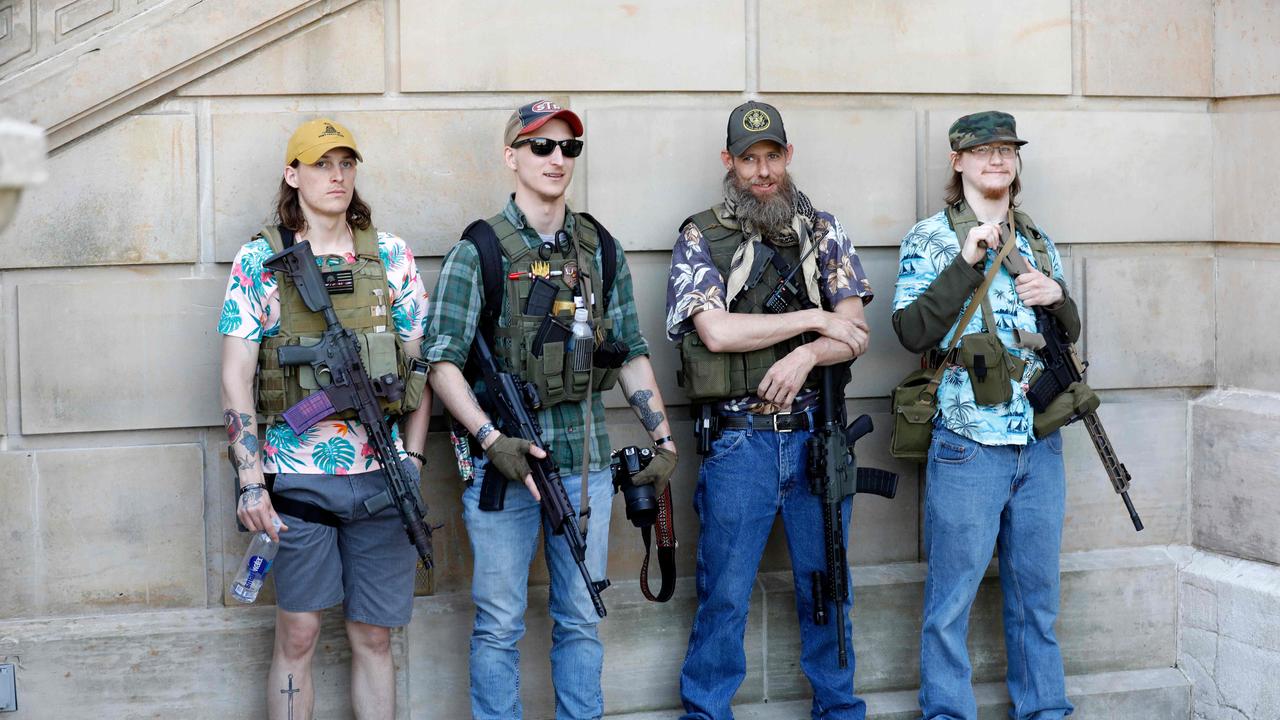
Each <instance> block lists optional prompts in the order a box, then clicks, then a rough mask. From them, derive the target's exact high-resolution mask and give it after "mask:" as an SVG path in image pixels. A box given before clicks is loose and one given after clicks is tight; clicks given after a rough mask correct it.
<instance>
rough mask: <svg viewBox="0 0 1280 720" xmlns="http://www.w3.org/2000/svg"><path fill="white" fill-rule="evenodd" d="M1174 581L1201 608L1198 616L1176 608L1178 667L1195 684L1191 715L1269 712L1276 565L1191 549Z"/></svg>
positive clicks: (1276, 661) (1278, 652) (1276, 662)
mask: <svg viewBox="0 0 1280 720" xmlns="http://www.w3.org/2000/svg"><path fill="white" fill-rule="evenodd" d="M1179 582H1180V585H1181V588H1182V594H1183V597H1184V598H1186V597H1187V596H1188V590H1192V591H1194V592H1195V593H1197V594H1198V595H1199V596H1200V597H1202V598H1203V600H1202V603H1203V604H1205V605H1208V606H1209V608H1208V610H1207V611H1199V612H1198V613H1196V614H1197V615H1199V616H1201V617H1190V616H1189V613H1188V611H1187V610H1186V609H1185V607H1184V609H1183V611H1182V619H1183V622H1184V627H1183V628H1182V629H1181V631H1180V635H1181V640H1180V643H1179V657H1178V666H1179V667H1180V668H1183V669H1184V670H1185V671H1186V672H1187V676H1188V677H1189V678H1190V679H1191V680H1192V681H1193V683H1194V685H1195V709H1196V717H1205V718H1219V717H1222V718H1228V717H1248V718H1254V717H1259V718H1261V717H1269V716H1270V713H1271V711H1272V710H1274V709H1275V708H1276V707H1280V697H1277V695H1276V688H1275V683H1272V682H1269V681H1268V679H1269V678H1271V677H1274V676H1275V674H1276V672H1278V671H1280V634H1277V632H1276V630H1275V628H1276V607H1277V604H1278V601H1280V570H1278V569H1277V568H1276V566H1275V565H1272V564H1269V563H1257V562H1250V561H1248V560H1240V559H1238V558H1233V557H1229V556H1224V555H1218V554H1216V553H1207V552H1196V553H1195V554H1194V555H1193V556H1192V558H1191V559H1190V561H1189V562H1188V563H1186V564H1185V565H1184V566H1183V568H1182V572H1181V575H1180V578H1179ZM1184 604H1185V603H1184ZM1209 613H1214V615H1215V617H1214V622H1213V624H1212V625H1206V623H1204V622H1203V616H1205V615H1208V614H1209ZM1189 620H1190V621H1191V622H1188V621H1189Z"/></svg>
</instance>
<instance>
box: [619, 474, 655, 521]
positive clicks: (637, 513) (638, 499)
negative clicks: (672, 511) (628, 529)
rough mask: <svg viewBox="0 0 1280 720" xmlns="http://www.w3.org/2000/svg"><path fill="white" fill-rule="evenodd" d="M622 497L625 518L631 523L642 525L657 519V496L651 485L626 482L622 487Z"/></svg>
mask: <svg viewBox="0 0 1280 720" xmlns="http://www.w3.org/2000/svg"><path fill="white" fill-rule="evenodd" d="M622 497H623V499H624V500H625V501H626V504H627V519H628V520H630V521H631V524H632V525H635V526H636V527H644V526H646V525H652V524H653V523H654V521H655V520H657V519H658V496H657V494H656V493H655V492H654V490H653V486H652V485H632V484H631V483H630V482H628V483H627V484H626V485H624V486H623V488H622Z"/></svg>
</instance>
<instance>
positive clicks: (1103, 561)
mask: <svg viewBox="0 0 1280 720" xmlns="http://www.w3.org/2000/svg"><path fill="white" fill-rule="evenodd" d="M1187 558H1188V553H1187V551H1186V550H1185V549H1184V548H1180V547H1176V546H1175V547H1172V548H1166V547H1145V548H1134V549H1128V550H1108V551H1098V552H1085V553H1072V554H1068V555H1064V556H1063V560H1062V568H1063V593H1062V595H1063V601H1062V612H1061V615H1060V618H1061V621H1060V622H1059V626H1058V635H1059V638H1060V639H1061V641H1062V645H1063V650H1064V655H1065V657H1066V665H1067V672H1068V673H1074V674H1076V675H1081V674H1082V673H1083V672H1084V671H1086V670H1093V671H1098V672H1102V673H1106V674H1104V675H1102V676H1100V677H1101V678H1104V679H1105V682H1104V683H1103V686H1104V687H1111V688H1113V690H1114V691H1115V692H1120V693H1121V697H1122V698H1128V697H1129V695H1128V694H1127V693H1128V690H1126V689H1125V688H1127V687H1128V686H1124V685H1122V684H1116V683H1113V682H1112V680H1114V679H1115V678H1119V677H1129V676H1130V675H1131V673H1128V672H1127V671H1152V670H1159V669H1161V668H1168V667H1170V666H1172V665H1173V664H1174V662H1175V639H1176V629H1175V625H1174V622H1175V619H1176V616H1177V612H1176V603H1177V597H1178V595H1177V592H1176V588H1177V584H1176V575H1177V568H1178V566H1179V565H1180V564H1184V563H1185V562H1186V561H1187ZM925 570H926V567H925V566H924V565H923V564H922V563H897V564H889V565H874V566H862V567H855V568H854V570H853V577H854V582H855V596H856V598H857V604H856V606H855V613H854V616H853V633H854V638H855V650H856V652H857V658H856V659H857V667H858V671H859V674H858V675H857V678H856V681H855V682H856V686H857V687H858V688H860V689H861V690H865V691H870V692H878V691H902V692H900V693H898V695H900V696H901V697H902V698H905V699H906V700H910V701H912V702H914V691H912V690H910V688H913V687H915V686H916V685H917V684H918V683H919V672H918V656H919V651H918V636H919V632H920V627H919V623H920V595H921V592H922V584H923V581H924V575H925ZM613 579H614V580H615V586H614V587H613V588H612V589H610V590H609V591H608V592H607V593H606V594H605V602H606V604H607V606H608V608H609V618H608V619H607V620H606V621H605V622H604V623H603V625H602V626H601V636H602V638H603V640H604V642H605V647H606V650H605V678H606V680H605V688H604V689H605V697H606V702H607V707H608V709H609V710H610V711H611V712H615V713H626V712H641V711H644V712H652V711H656V710H660V709H662V708H674V707H676V706H677V705H678V704H679V692H678V678H679V668H680V664H681V662H682V661H683V658H684V652H685V646H686V643H687V641H688V636H689V627H690V625H691V623H692V619H693V612H694V608H695V605H696V594H695V592H694V586H693V583H692V581H691V579H690V578H687V577H686V578H681V580H680V582H679V584H678V586H677V589H676V595H675V597H674V598H673V599H672V600H671V601H670V602H669V603H667V604H665V605H656V604H653V603H649V602H647V601H645V600H644V599H643V597H642V596H641V595H640V592H639V589H638V583H637V582H636V581H635V580H634V579H632V576H630V575H629V574H627V575H623V574H620V573H618V572H617V571H616V569H615V572H614V577H613ZM529 597H530V600H529V610H528V612H527V613H526V624H527V626H528V632H527V633H526V635H525V638H524V639H523V640H522V642H521V645H520V648H521V651H522V656H523V659H524V662H523V668H522V678H521V679H522V682H521V687H522V688H523V700H524V704H525V713H526V716H527V717H530V718H543V717H549V716H550V715H551V714H552V712H553V703H554V699H553V696H552V689H551V682H550V667H549V664H548V658H547V651H548V643H549V641H550V620H549V619H548V615H547V588H546V587H545V586H535V587H533V588H530V591H529ZM791 602H792V601H791V582H790V573H788V572H774V573H765V574H763V575H761V576H760V578H759V581H758V583H757V590H756V592H755V594H754V596H753V597H752V606H751V614H750V616H749V618H748V625H747V627H748V630H747V638H746V653H747V678H746V681H745V682H744V683H743V686H742V689H741V690H740V692H739V693H738V696H737V698H736V699H737V700H738V702H740V703H748V704H750V703H761V702H764V701H765V700H766V699H770V700H773V701H774V702H772V703H770V704H769V707H770V709H772V708H775V707H785V705H782V706H780V705H778V701H786V700H799V701H801V704H800V705H799V706H797V707H800V706H806V707H807V702H805V701H804V700H803V699H804V698H806V697H807V696H808V694H809V687H808V684H807V682H805V681H804V679H803V678H802V677H800V676H799V675H798V674H797V673H796V672H795V671H794V670H793V669H791V667H792V666H794V665H795V664H796V657H797V656H798V652H799V638H798V637H797V634H796V630H795V619H794V608H793V607H792V605H791ZM415 605H416V607H415V613H414V618H413V622H412V623H411V624H410V625H409V627H407V628H406V629H405V630H404V631H398V632H396V633H394V634H393V652H394V654H395V658H396V667H397V675H398V689H399V693H400V698H399V706H400V708H401V712H400V717H402V718H407V717H415V718H417V717H422V718H455V717H465V716H466V715H467V714H468V710H469V708H468V698H467V692H466V688H467V686H468V674H469V673H468V668H467V655H468V653H467V647H468V637H469V634H470V628H471V621H472V615H473V613H474V609H473V606H472V604H471V599H470V593H469V591H461V592H454V593H447V594H444V595H437V596H434V597H422V598H418V599H417V600H416V601H415ZM273 615H274V610H273V609H272V608H271V607H269V606H264V607H253V608H239V607H235V608H232V607H228V608H216V609H209V610H185V611H176V612H151V613H133V614H127V615H118V616H114V617H111V618H70V619H65V618H64V619H54V620H31V621H11V622H0V662H12V663H15V664H16V665H17V668H18V687H19V695H20V698H21V706H22V707H23V708H24V710H23V711H22V713H27V714H22V713H19V714H18V715H16V716H14V719H13V720H24V718H46V717H58V718H67V719H70V720H75V719H77V718H99V717H112V718H114V717H152V716H159V717H192V718H206V717H207V718H225V717H254V716H256V715H257V713H258V712H259V711H260V710H261V706H262V699H263V698H264V696H265V693H266V691H267V688H266V686H265V684H264V683H265V678H266V669H267V664H268V662H269V661H270V655H271V638H272V627H273ZM999 615H1000V610H999V593H998V589H997V588H996V582H995V576H994V571H993V572H992V573H991V575H990V577H989V578H988V580H987V582H985V583H984V586H983V588H982V590H981V591H980V594H979V598H978V603H977V605H976V606H975V609H974V614H973V620H972V623H971V628H972V632H971V638H970V648H971V654H972V658H973V661H974V667H975V673H974V678H975V681H976V682H979V683H984V682H987V683H999V682H1001V681H1002V679H1003V677H1004V659H1003V640H1002V637H1003V635H1002V633H1001V630H1000V626H999ZM324 618H325V619H324V627H323V629H322V631H321V632H322V635H321V638H322V639H321V643H320V648H319V650H318V651H317V657H316V671H317V681H316V688H317V691H318V694H319V697H318V698H317V710H318V712H317V717H318V718H346V717H349V712H350V709H349V699H348V696H347V691H348V684H347V681H346V677H347V672H348V664H349V656H350V653H349V650H348V647H347V643H346V639H345V637H344V633H343V631H342V620H341V616H340V613H339V612H337V611H334V610H331V611H329V612H326V613H325V616H324ZM1134 677H1146V676H1134ZM1081 687H1082V688H1084V689H1083V690H1073V691H1072V692H1073V693H1075V694H1078V695H1090V693H1093V692H1094V691H1092V690H1090V689H1089V688H1091V687H1095V686H1094V685H1088V684H1087V683H1086V684H1085V685H1082V686H1081ZM1135 687H1147V685H1142V684H1141V683H1137V684H1136V685H1135ZM986 692H987V691H986V690H984V693H986ZM890 695H892V693H890ZM890 695H883V696H876V697H880V698H881V702H885V703H888V702H889V700H887V699H885V698H889V697H890ZM894 697H896V696H894ZM983 697H984V698H986V697H987V695H984V696H983ZM1162 697H1163V696H1162ZM906 700H904V701H903V702H905V701H906ZM1003 701H1004V699H1003V696H1001V695H999V694H998V693H997V694H993V695H990V699H989V700H987V699H984V704H990V705H991V706H992V707H993V708H996V707H998V704H999V703H1002V702H1003ZM1152 702H1153V703H1154V706H1156V707H1159V706H1160V705H1159V704H1158V703H1155V701H1152ZM1160 702H1164V701H1163V700H1161V701H1160ZM885 707H886V708H888V707H892V706H891V705H886V706H885ZM1103 707H1108V708H1110V707H1112V706H1103ZM908 709H910V708H909V707H906V706H904V708H903V711H906V710H908ZM1117 712H1118V713H1119V714H1113V715H1107V714H1095V715H1093V717H1160V718H1165V717H1173V715H1170V714H1166V713H1157V714H1142V713H1130V712H1119V711H1117ZM655 717H656V716H655ZM742 717H756V716H752V715H743V716H742ZM759 717H775V716H773V715H769V716H763V715H762V716H759ZM776 717H783V716H776ZM876 717H894V718H896V717H899V716H898V715H884V716H876ZM903 717H905V716H903Z"/></svg>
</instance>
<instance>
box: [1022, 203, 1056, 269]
mask: <svg viewBox="0 0 1280 720" xmlns="http://www.w3.org/2000/svg"><path fill="white" fill-rule="evenodd" d="M1013 216H1014V218H1015V219H1016V221H1017V223H1018V229H1019V230H1020V231H1021V232H1022V236H1023V237H1025V238H1026V239H1027V244H1028V245H1030V246H1031V254H1032V255H1033V256H1034V257H1035V259H1036V265H1038V266H1039V268H1038V269H1039V270H1040V272H1042V273H1044V274H1045V275H1053V258H1051V257H1049V245H1048V244H1047V243H1046V242H1045V241H1044V233H1042V232H1040V228H1038V227H1036V221H1035V220H1032V219H1031V216H1030V215H1028V214H1026V213H1025V212H1023V211H1022V210H1014V211H1013Z"/></svg>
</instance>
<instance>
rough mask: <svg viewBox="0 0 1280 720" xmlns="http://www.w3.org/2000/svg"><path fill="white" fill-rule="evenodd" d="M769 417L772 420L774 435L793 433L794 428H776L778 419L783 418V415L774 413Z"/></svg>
mask: <svg viewBox="0 0 1280 720" xmlns="http://www.w3.org/2000/svg"><path fill="white" fill-rule="evenodd" d="M769 417H770V418H772V419H773V431H774V432H776V433H789V432H793V431H794V430H795V428H780V427H778V418H780V417H784V415H783V414H782V413H774V414H773V415H770V416H769ZM785 417H791V416H790V415H787V416H785Z"/></svg>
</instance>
